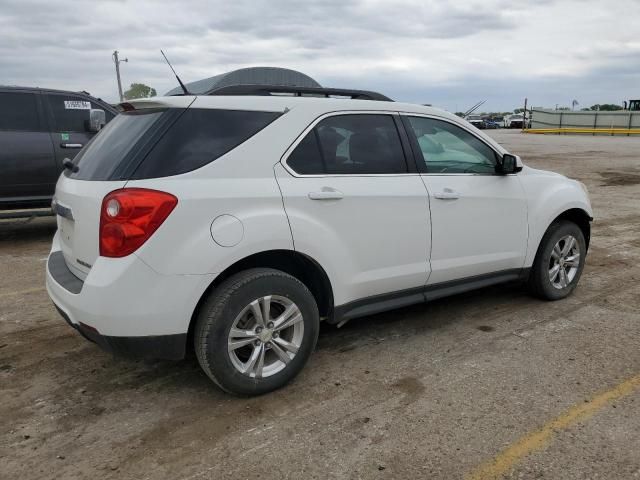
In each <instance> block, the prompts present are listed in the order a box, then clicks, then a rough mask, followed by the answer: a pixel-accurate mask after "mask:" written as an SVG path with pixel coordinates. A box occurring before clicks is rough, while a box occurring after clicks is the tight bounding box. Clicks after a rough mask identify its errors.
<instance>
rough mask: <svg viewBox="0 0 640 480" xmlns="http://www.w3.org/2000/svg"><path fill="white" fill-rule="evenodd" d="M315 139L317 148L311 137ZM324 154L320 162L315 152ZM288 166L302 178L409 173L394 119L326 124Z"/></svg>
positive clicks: (353, 118)
mask: <svg viewBox="0 0 640 480" xmlns="http://www.w3.org/2000/svg"><path fill="white" fill-rule="evenodd" d="M313 135H315V138H316V142H317V143H316V146H314V142H313V140H311V137H312V136H313ZM318 147H319V150H320V152H319V153H320V157H319V158H320V161H318V156H317V154H316V153H313V149H314V148H315V149H317V148H318ZM287 164H288V165H289V166H290V167H291V168H293V169H294V170H295V171H296V172H297V173H301V174H312V173H315V174H353V175H363V174H373V173H378V174H381V173H382V174H384V173H389V174H393V173H406V172H407V164H406V161H405V158H404V152H403V150H402V144H401V142H400V136H399V134H398V130H397V129H396V125H395V122H394V121H393V117H392V116H391V115H368V114H353V115H337V116H333V117H329V118H325V119H324V120H322V121H321V122H320V123H318V125H316V127H315V128H314V129H313V131H312V132H310V133H309V134H308V135H307V137H306V138H305V139H304V140H303V141H302V142H301V143H300V144H299V145H298V146H297V147H296V149H295V150H294V151H293V153H292V154H291V157H289V160H288V161H287Z"/></svg>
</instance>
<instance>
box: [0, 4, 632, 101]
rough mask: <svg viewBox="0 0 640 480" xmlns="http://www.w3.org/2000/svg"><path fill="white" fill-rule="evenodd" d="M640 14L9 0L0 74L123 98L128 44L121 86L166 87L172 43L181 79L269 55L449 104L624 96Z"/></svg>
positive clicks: (603, 9) (324, 77)
mask: <svg viewBox="0 0 640 480" xmlns="http://www.w3.org/2000/svg"><path fill="white" fill-rule="evenodd" d="M639 14H640V4H639V3H638V2H636V1H634V0H620V1H617V2H615V3H609V2H607V3H605V2H598V1H573V0H569V1H553V0H545V1H537V2H530V1H525V0H511V1H506V0H484V1H475V0H473V1H464V2H463V1H453V0H440V1H434V0H424V1H415V0H400V1H395V2H391V1H388V0H387V1H384V0H369V1H364V0H362V1H348V0H340V1H338V0H327V1H321V0H318V1H316V2H299V1H293V0H272V1H268V2H267V1H264V2H260V1H255V0H254V1H249V0H235V1H234V2H227V1H224V2H223V1H205V0H184V1H183V2H168V1H151V0H140V1H124V0H123V1H94V2H85V1H74V0H59V1H58V2H56V3H55V5H52V4H51V3H50V2H48V1H47V2H45V1H41V0H22V1H21V2H12V1H10V0H0V72H1V77H0V81H1V82H2V83H5V84H20V85H37V86H42V87H51V88H62V89H71V90H88V91H90V92H92V93H93V94H95V95H97V96H101V97H103V98H105V99H107V100H110V101H116V99H117V88H116V82H115V71H114V65H113V62H112V60H111V53H112V52H113V50H115V49H118V50H119V51H120V52H121V55H122V56H123V57H127V58H128V59H129V62H128V63H126V64H123V65H122V77H123V83H124V84H125V85H128V84H130V83H132V82H143V83H146V84H148V85H151V86H152V87H154V88H156V89H157V90H158V91H159V92H165V91H167V90H169V89H170V88H173V87H174V86H175V79H174V78H173V76H172V74H171V72H170V70H169V69H168V67H167V66H166V65H165V64H164V61H163V60H162V57H161V56H160V53H159V49H160V48H163V49H164V50H165V52H166V53H167V55H168V56H169V58H170V60H171V61H172V63H173V64H174V66H175V67H176V69H177V70H178V72H179V73H180V75H181V77H182V78H183V80H184V81H193V80H198V79H201V78H204V77H209V76H213V75H215V74H218V73H222V72H225V71H229V70H231V69H234V68H240V67H247V66H257V65H264V66H282V67H288V68H293V69H296V70H300V71H303V72H304V73H307V74H308V75H311V76H312V77H314V78H315V79H316V80H318V81H319V82H320V83H321V84H323V85H327V86H338V87H351V88H362V89H378V90H381V91H382V92H383V93H385V94H388V95H389V96H391V97H393V98H396V99H400V100H408V101H417V102H422V103H434V104H437V105H440V106H443V107H445V108H448V109H450V110H454V109H455V108H456V106H457V108H458V109H464V108H465V107H467V106H468V105H469V104H472V103H475V102H476V101H478V100H482V99H487V100H488V101H487V105H486V106H487V108H488V109H495V110H503V109H512V108H514V107H516V106H519V105H520V103H521V102H522V100H523V98H524V97H525V96H528V97H529V98H530V100H531V101H532V102H533V103H534V104H536V105H538V104H548V105H554V104H555V103H560V104H567V103H569V102H571V100H572V99H573V98H578V100H580V102H581V103H582V104H591V103H604V102H620V101H621V100H622V99H624V98H627V97H633V96H634V94H635V95H636V96H637V95H638V92H637V85H638V84H640V82H639V80H640V72H639V71H638V70H639V68H638V65H640V63H639V62H638V58H639V55H640V53H639V50H640V46H639V45H638V42H637V39H636V37H635V32H634V31H633V29H629V28H620V27H621V25H622V24H624V19H625V18H636V17H638V15H639ZM589 102H591V103H589Z"/></svg>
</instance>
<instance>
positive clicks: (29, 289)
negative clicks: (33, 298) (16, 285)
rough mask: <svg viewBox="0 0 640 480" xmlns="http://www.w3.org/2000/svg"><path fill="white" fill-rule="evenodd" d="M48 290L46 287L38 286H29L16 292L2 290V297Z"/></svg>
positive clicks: (0, 296) (0, 295)
mask: <svg viewBox="0 0 640 480" xmlns="http://www.w3.org/2000/svg"><path fill="white" fill-rule="evenodd" d="M43 290H46V289H45V288H44V287H38V288H28V289H26V290H17V291H15V292H0V298H2V297H12V296H14V295H28V294H29V293H36V292H42V291H43Z"/></svg>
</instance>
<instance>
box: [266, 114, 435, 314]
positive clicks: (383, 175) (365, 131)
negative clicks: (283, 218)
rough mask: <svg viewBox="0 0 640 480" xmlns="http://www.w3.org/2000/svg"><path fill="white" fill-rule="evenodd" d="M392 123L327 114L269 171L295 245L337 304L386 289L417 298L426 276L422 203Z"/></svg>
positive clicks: (391, 119)
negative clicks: (326, 279)
mask: <svg viewBox="0 0 640 480" xmlns="http://www.w3.org/2000/svg"><path fill="white" fill-rule="evenodd" d="M397 118H398V117H397V115H392V114H389V113H388V112H386V113H374V112H371V113H369V112H357V113H356V112H354V113H340V114H330V115H328V116H326V117H325V118H323V119H321V120H320V121H319V122H317V123H316V125H315V126H314V127H313V128H310V129H309V130H308V131H307V132H306V133H305V134H304V135H303V136H302V137H301V140H300V141H299V142H298V143H297V144H294V145H293V146H292V147H291V149H290V150H289V152H290V153H287V154H286V155H285V158H286V160H285V162H284V167H283V166H279V167H277V168H276V177H277V180H278V184H279V185H280V188H281V191H282V194H283V198H284V205H285V209H286V212H287V216H288V218H289V222H290V225H291V230H292V234H293V241H294V244H295V248H296V250H298V251H301V252H302V253H305V254H307V255H309V256H311V257H312V258H314V259H315V260H317V261H318V262H320V264H321V265H322V266H323V267H324V268H325V269H327V273H328V274H329V276H330V278H331V280H332V282H333V283H334V289H333V290H334V296H335V298H334V301H335V304H336V305H338V306H340V305H344V304H346V303H348V302H351V301H354V300H360V299H365V298H367V297H373V296H376V295H381V294H390V293H394V292H402V293H403V294H405V295H410V294H413V295H416V296H418V297H420V296H421V295H422V289H423V288H424V284H425V282H426V280H427V277H428V272H429V258H428V255H429V249H430V241H431V235H430V225H429V200H428V197H427V194H426V189H425V187H424V184H423V182H422V180H421V179H420V176H419V175H418V174H417V172H415V168H414V171H412V170H411V168H410V167H409V165H408V162H407V161H406V156H405V152H404V150H403V142H402V140H401V138H402V137H401V135H402V134H404V132H403V131H402V130H401V129H400V130H399V129H398V126H399V124H397ZM405 146H406V144H405ZM412 292H413V293H412Z"/></svg>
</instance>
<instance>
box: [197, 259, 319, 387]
mask: <svg viewBox="0 0 640 480" xmlns="http://www.w3.org/2000/svg"><path fill="white" fill-rule="evenodd" d="M319 323H320V319H319V314H318V307H317V305H316V302H315V299H314V297H313V295H312V294H311V292H310V291H309V289H308V288H307V287H306V286H305V285H304V284H303V283H302V282H300V281H299V280H298V279H297V278H295V277H293V276H291V275H289V274H287V273H284V272H282V271H279V270H273V269H268V268H255V269H251V270H246V271H243V272H240V273H237V274H236V275H233V276H231V277H230V278H228V279H227V280H225V281H224V282H223V283H222V284H220V285H219V286H218V287H217V288H216V289H215V290H214V291H213V292H211V294H210V295H209V298H208V299H207V300H206V302H205V303H204V305H203V307H202V308H201V309H200V312H199V313H198V316H197V319H196V327H195V335H194V344H195V345H194V346H195V352H196V356H197V358H198V362H199V363H200V366H201V367H202V369H203V370H204V371H205V373H206V374H207V375H208V376H209V377H210V378H211V379H212V380H213V381H214V382H215V383H216V384H217V385H218V386H220V388H222V389H223V390H225V391H226V392H229V393H233V394H236V395H260V394H263V393H267V392H270V391H272V390H275V389H277V388H280V387H282V386H284V385H286V384H287V383H288V382H290V381H291V380H292V379H293V378H294V377H295V376H296V375H297V374H298V373H299V372H300V370H302V368H303V367H304V365H305V364H306V363H307V360H308V359H309V357H310V356H311V353H312V352H313V350H314V348H315V345H316V341H317V339H318V331H319Z"/></svg>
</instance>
